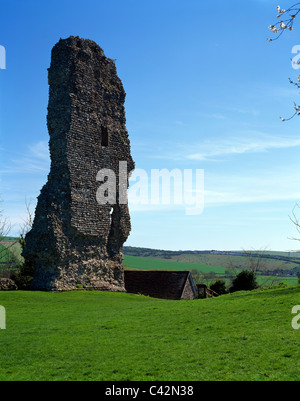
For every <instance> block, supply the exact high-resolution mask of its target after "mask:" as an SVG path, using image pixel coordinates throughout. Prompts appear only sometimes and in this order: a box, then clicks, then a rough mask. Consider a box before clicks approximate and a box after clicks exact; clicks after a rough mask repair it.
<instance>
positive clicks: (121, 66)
mask: <svg viewBox="0 0 300 401" xmlns="http://www.w3.org/2000/svg"><path fill="white" fill-rule="evenodd" d="M0 3H1V16H2V18H1V20H2V21H1V27H0V33H1V35H0V45H2V46H4V47H5V49H6V69H5V70H0V157H1V159H0V194H1V198H2V205H1V208H2V209H3V210H4V212H5V215H6V216H7V217H9V218H10V220H11V222H12V223H13V224H14V228H13V231H12V233H13V234H18V231H19V224H22V219H23V218H24V216H25V199H27V200H29V199H32V204H33V205H35V202H36V197H37V196H38V194H39V192H40V189H41V188H42V186H43V185H44V183H45V182H46V180H47V174H48V172H49V165H50V162H49V152H48V131H47V127H46V113H47V102H48V82H47V68H48V67H49V65H50V52H51V49H52V47H53V46H54V44H55V43H56V42H57V41H58V40H59V39H60V38H66V37H68V36H70V35H75V36H80V37H83V38H89V39H92V40H94V41H95V42H97V43H98V44H99V45H100V46H101V47H102V48H103V50H104V52H105V54H106V56H107V57H110V58H113V59H117V60H116V66H117V72H118V75H119V76H120V78H121V79H122V82H123V85H124V88H125V91H126V94H127V95H126V102H125V109H126V119H127V124H126V126H127V129H128V131H129V135H130V140H131V146H132V155H133V158H134V160H135V162H136V168H139V169H144V170H146V171H147V172H150V170H151V169H162V168H166V169H169V170H172V169H176V168H177V169H180V170H182V171H183V169H192V170H193V171H195V170H196V169H204V176H205V181H204V199H205V205H204V210H203V212H202V213H201V214H199V215H195V216H190V215H186V213H185V208H186V205H178V206H175V205H171V206H170V207H166V206H165V205H140V206H139V205H130V212H131V219H132V232H131V235H130V237H129V239H128V241H127V243H126V245H131V246H143V247H150V248H160V249H172V250H178V249H198V250H203V249H222V250H229V249H234V250H240V249H242V248H244V249H265V248H267V249H270V250H284V251H286V250H293V249H298V248H300V244H299V246H298V242H297V241H292V240H290V239H289V238H290V237H293V236H296V235H297V232H296V229H295V227H294V225H293V224H292V223H291V221H290V219H289V216H291V214H292V211H293V208H294V207H295V205H296V203H297V202H300V158H299V154H300V135H299V124H300V121H299V118H298V119H297V118H294V119H293V120H290V121H288V122H284V123H283V122H282V121H281V120H280V118H279V117H280V116H284V117H289V116H290V115H291V114H292V113H293V102H294V101H296V102H297V101H298V96H299V95H298V92H297V90H296V89H295V88H293V87H292V86H291V85H290V84H289V82H288V78H289V77H290V78H294V79H296V77H297V75H299V74H300V72H299V71H296V70H294V69H293V68H292V66H291V60H290V59H291V58H292V57H293V56H294V55H293V54H292V53H291V51H292V47H293V46H295V45H300V20H298V21H297V20H296V21H295V25H294V31H292V32H286V33H285V34H284V35H283V36H282V37H281V38H280V40H278V41H275V42H271V43H269V42H267V41H266V38H267V37H272V33H271V32H270V31H269V30H268V26H269V25H271V24H272V23H274V22H276V15H277V14H276V13H277V12H276V9H275V7H276V6H277V1H276V2H274V1H273V0H246V1H238V0H236V1H233V0H229V1H226V2H224V0H217V1H214V3H213V5H212V3H211V2H208V1H202V0H185V1H182V0H172V1H171V0H160V1H157V0H151V1H148V0H146V1H138V0H126V1H125V0H109V1H108V0H98V1H96V0H95V1H92V0H85V1H84V2H83V1H78V0H72V1H69V0H60V1H57V0H52V1H51V2H50V1H43V0H40V1H33V0H26V1H24V0H1V1H0ZM289 5H291V3H290V2H284V3H283V2H282V3H280V6H281V7H283V8H287V7H288V6H289ZM299 211H300V209H299Z"/></svg>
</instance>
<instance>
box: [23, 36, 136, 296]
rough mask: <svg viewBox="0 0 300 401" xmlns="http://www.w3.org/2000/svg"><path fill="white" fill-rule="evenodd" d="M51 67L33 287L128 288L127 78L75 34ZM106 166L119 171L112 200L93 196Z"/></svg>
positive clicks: (31, 236)
mask: <svg viewBox="0 0 300 401" xmlns="http://www.w3.org/2000/svg"><path fill="white" fill-rule="evenodd" d="M48 71H49V75H48V77H49V104H48V115H47V125H48V131H49V136H50V141H49V149H50V157H51V168H50V173H49V175H48V181H47V183H46V184H45V185H44V187H43V188H42V190H41V193H40V195H39V197H38V202H37V207H36V212H35V219H34V223H33V227H32V229H31V231H30V232H29V233H28V234H27V235H26V238H25V240H26V246H25V249H24V251H23V256H24V257H25V259H26V260H27V262H28V263H31V264H32V265H33V267H34V281H33V284H32V288H33V289H45V290H67V289H73V288H76V287H78V286H86V287H92V288H99V289H103V290H110V291H124V290H125V288H124V273H123V267H122V259H123V255H122V247H123V244H124V242H125V241H126V239H127V237H128V235H129V233H130V229H131V225H130V216H129V211H128V205H127V203H126V204H119V192H118V188H119V186H118V185H119V179H118V174H119V161H126V162H127V173H128V174H130V172H131V171H132V170H133V169H134V162H133V160H132V157H131V154H130V142H129V138H128V132H127V130H126V126H125V123H126V120H125V109H124V101H125V91H124V89H123V85H122V82H121V80H120V79H119V78H118V76H117V73H116V67H115V64H114V62H113V61H112V60H110V59H108V58H107V57H105V55H104V52H103V50H102V49H101V48H100V47H99V46H98V45H97V44H96V43H95V42H93V41H91V40H88V39H81V38H79V37H73V36H71V37H69V38H67V39H64V40H62V39H61V40H60V41H59V42H58V43H57V44H56V45H55V46H54V47H53V49H52V55H51V65H50V68H49V70H48ZM103 168H109V169H111V170H113V171H114V172H115V174H116V179H117V182H116V189H117V194H116V204H114V205H110V204H105V205H100V204H99V203H98V202H97V199H96V193H97V189H98V188H99V186H100V185H101V182H97V181H96V176H97V173H98V171H99V170H100V169H103ZM125 186H126V188H125V189H124V188H123V190H125V191H126V190H127V187H128V181H126V182H125Z"/></svg>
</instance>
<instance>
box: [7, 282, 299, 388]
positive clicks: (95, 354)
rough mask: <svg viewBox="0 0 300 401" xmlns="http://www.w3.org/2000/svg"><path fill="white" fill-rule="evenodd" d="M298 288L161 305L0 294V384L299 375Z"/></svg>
mask: <svg viewBox="0 0 300 401" xmlns="http://www.w3.org/2000/svg"><path fill="white" fill-rule="evenodd" d="M297 304H300V287H299V286H295V287H288V288H284V289H273V290H265V291H261V290H256V291H252V292H237V293H234V294H231V295H223V296H220V297H218V298H213V299H203V300H193V301H170V300H161V299H153V298H150V297H144V296H140V295H133V294H125V293H109V292H100V291H99V292H97V291H73V292H65V293H51V292H32V291H27V292H25V291H7V292H5V291H3V292H0V305H3V306H4V307H5V308H6V330H0V348H1V353H0V380H2V381H3V380H9V381H10V380H17V381H21V380H22V381H24V380H34V381H42V380H63V381H69V380H77V381H79V380H84V381H86V380H102V381H103V380H122V381H123V380H131V381H132V380H141V381H150V380H196V381H199V380H214V381H216V380H225V381H226V380H259V381H264V380H272V381H283V380H289V381H292V380H295V381H298V380H299V371H300V330H295V329H293V328H292V325H291V321H292V317H293V316H294V315H292V313H291V309H292V307H293V306H294V305H297Z"/></svg>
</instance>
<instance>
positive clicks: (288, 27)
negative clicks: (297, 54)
mask: <svg viewBox="0 0 300 401" xmlns="http://www.w3.org/2000/svg"><path fill="white" fill-rule="evenodd" d="M276 10H277V22H276V23H274V24H272V25H270V26H269V29H270V30H271V31H272V32H273V33H275V34H276V35H277V36H276V37H274V38H273V39H269V38H268V39H267V40H268V41H269V42H273V41H275V40H277V39H279V38H280V36H281V35H282V34H283V33H284V32H285V31H292V30H293V25H294V21H295V18H296V17H297V15H298V14H299V12H300V3H295V4H293V5H292V6H291V7H289V8H287V9H286V10H284V9H281V8H280V6H277V7H276ZM293 63H294V64H298V65H299V63H298V62H294V61H293ZM295 68H299V67H296V66H295ZM289 82H290V83H291V84H292V85H294V86H296V87H297V88H298V89H300V75H298V77H297V82H295V81H294V80H292V79H291V78H289ZM294 110H295V111H294V114H293V115H292V116H291V117H289V118H283V117H280V118H281V120H282V121H288V120H291V119H292V118H293V117H295V116H296V115H298V116H300V106H299V105H297V104H296V103H295V102H294Z"/></svg>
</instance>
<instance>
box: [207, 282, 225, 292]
mask: <svg viewBox="0 0 300 401" xmlns="http://www.w3.org/2000/svg"><path fill="white" fill-rule="evenodd" d="M209 288H210V289H211V290H213V291H215V292H216V293H217V294H219V295H222V294H227V289H226V285H225V281H224V280H216V281H215V282H214V283H212V284H211V285H210V286H209Z"/></svg>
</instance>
